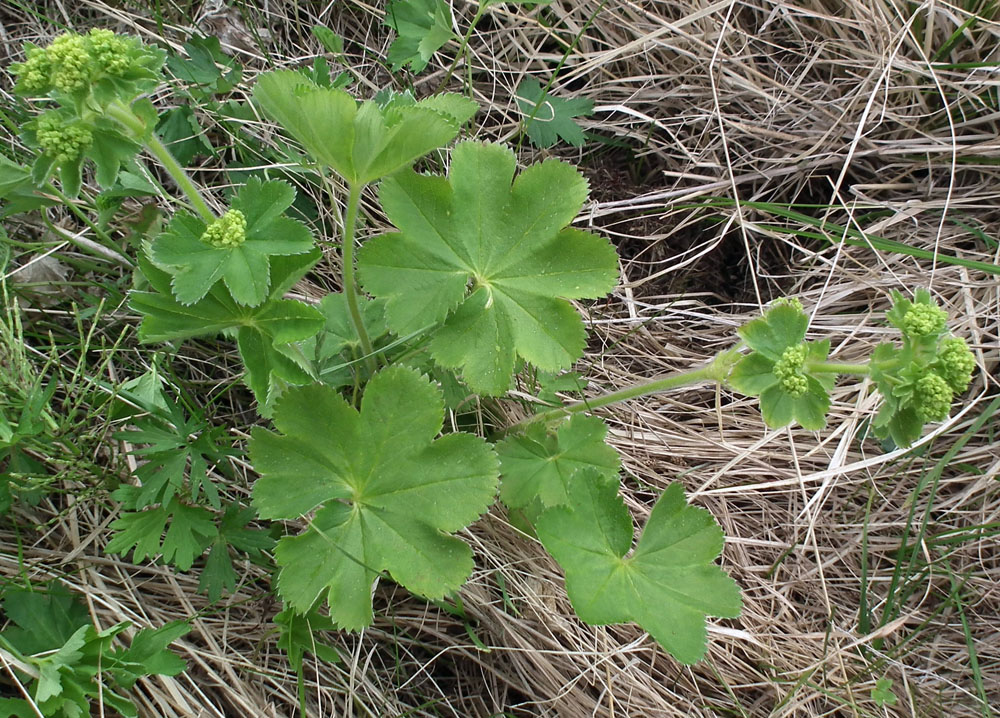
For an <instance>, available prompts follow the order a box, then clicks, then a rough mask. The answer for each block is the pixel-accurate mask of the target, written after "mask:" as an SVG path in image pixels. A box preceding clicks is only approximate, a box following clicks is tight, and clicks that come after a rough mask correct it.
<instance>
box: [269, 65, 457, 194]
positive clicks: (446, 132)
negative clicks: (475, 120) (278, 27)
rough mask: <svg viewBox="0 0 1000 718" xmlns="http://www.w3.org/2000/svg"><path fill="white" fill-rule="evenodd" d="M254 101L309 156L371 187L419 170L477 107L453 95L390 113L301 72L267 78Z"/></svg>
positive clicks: (393, 108) (397, 107)
mask: <svg viewBox="0 0 1000 718" xmlns="http://www.w3.org/2000/svg"><path fill="white" fill-rule="evenodd" d="M253 96H254V100H256V101H257V103H258V104H259V105H260V106H261V107H262V108H263V109H264V111H265V112H266V113H267V115H268V116H270V117H272V118H273V119H274V120H275V121H277V122H278V124H280V125H281V126H282V127H284V128H285V130H287V131H288V132H289V133H290V134H291V135H292V137H294V138H295V139H296V140H298V141H299V142H300V143H301V144H302V146H303V147H305V149H306V150H307V151H308V152H309V154H310V155H311V156H312V157H313V158H314V159H316V160H317V161H318V162H320V163H321V164H323V165H326V166H328V167H331V168H332V169H333V170H334V171H336V172H337V174H339V175H340V176H341V177H343V178H344V179H346V180H347V181H348V182H349V183H351V184H354V185H363V184H368V183H369V182H374V181H375V180H377V179H380V178H382V177H385V176H387V175H390V174H392V173H393V172H396V171H398V170H400V169H403V168H404V167H408V166H409V165H411V164H413V162H415V161H416V160H418V159H419V158H420V157H423V156H424V155H426V154H427V153H428V152H430V151H431V150H434V149H437V148H438V147H443V146H445V145H446V144H448V143H449V142H451V141H452V140H453V139H455V137H456V136H457V135H458V132H459V129H460V128H461V125H462V124H463V123H464V122H465V121H466V120H467V119H468V118H469V117H470V116H471V113H472V112H474V111H475V109H474V108H475V103H474V102H473V101H471V100H466V99H464V98H455V97H452V96H449V95H445V97H449V98H450V99H448V100H442V99H440V98H437V99H433V98H432V99H431V100H422V101H420V102H417V103H415V104H412V105H408V106H402V105H400V104H393V105H391V106H389V107H386V108H385V109H383V108H381V107H379V105H378V104H377V103H375V102H373V101H367V102H362V103H361V104H360V105H358V103H357V102H356V101H355V100H354V98H353V97H351V95H349V94H348V93H346V92H344V91H343V90H340V89H336V88H332V87H319V86H318V85H316V84H315V83H314V82H311V81H310V80H309V79H307V78H306V77H305V76H304V75H302V74H301V73H299V72H293V71H289V70H282V71H276V72H269V73H267V74H265V75H262V76H261V77H260V79H259V80H258V81H257V85H256V87H255V88H254V91H253Z"/></svg>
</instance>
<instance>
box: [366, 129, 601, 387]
mask: <svg viewBox="0 0 1000 718" xmlns="http://www.w3.org/2000/svg"><path fill="white" fill-rule="evenodd" d="M515 169H516V161H515V158H514V154H513V153H512V152H511V151H510V150H509V149H507V148H506V147H503V146H500V145H494V144H483V143H478V142H464V143H461V144H459V145H458V146H456V148H455V150H454V153H453V155H452V166H451V172H450V175H449V177H448V178H447V179H446V178H444V177H437V176H423V175H418V174H416V173H415V172H412V171H406V172H401V173H399V174H397V175H394V176H393V177H391V178H389V179H387V180H386V181H384V182H383V183H382V187H381V193H380V196H381V200H382V205H383V207H384V209H385V211H386V214H387V215H388V216H389V219H390V220H391V221H392V223H393V224H394V225H395V226H396V227H397V228H399V230H400V232H399V233H398V234H390V235H383V236H381V237H377V238H375V239H373V240H371V241H369V242H368V243H367V244H366V245H365V246H364V247H362V249H361V252H360V255H359V260H358V264H359V273H360V277H361V281H362V283H363V285H364V287H365V289H367V290H368V291H369V292H370V293H371V294H373V295H375V296H376V297H379V298H384V299H385V300H386V320H387V322H388V325H389V328H390V329H391V330H392V331H393V332H395V333H396V334H400V335H407V334H412V333H417V332H420V331H424V330H426V329H427V328H428V327H430V326H433V325H435V324H439V323H440V324H442V326H441V327H440V329H439V330H438V331H437V333H436V334H435V336H434V337H433V339H432V340H431V344H430V351H431V354H432V356H433V357H434V359H435V361H437V362H438V363H439V364H441V365H442V366H444V367H447V368H451V369H460V370H461V371H462V374H463V376H464V379H465V381H466V382H467V383H468V384H469V386H470V387H471V388H472V389H473V390H475V391H477V392H480V393H485V394H494V395H495V394H501V393H503V392H504V391H505V390H506V389H507V387H508V386H509V384H510V380H511V376H512V374H513V372H514V366H515V362H516V359H517V357H518V356H520V357H521V358H523V359H524V360H526V361H528V362H530V363H532V364H534V365H536V366H538V367H539V368H541V369H544V370H546V371H555V370H558V369H562V368H566V367H568V366H569V365H570V364H571V363H572V362H573V361H575V360H576V359H577V358H578V357H579V356H580V354H581V353H582V351H583V345H584V340H585V334H586V333H585V331H584V328H583V323H582V322H581V320H580V318H579V316H578V315H577V313H576V311H575V310H574V309H573V307H572V306H571V305H570V304H569V303H568V302H567V301H566V300H567V299H581V298H588V297H597V296H600V295H602V294H604V293H606V292H608V291H610V290H611V289H612V288H613V287H614V284H615V281H616V280H617V276H618V272H617V258H616V255H615V251H614V248H613V247H612V246H611V245H610V243H608V242H607V241H606V240H604V239H602V238H600V237H598V236H596V235H593V234H590V233H587V232H582V231H580V230H576V229H570V228H567V227H566V225H567V224H569V222H570V221H571V220H572V219H573V218H574V217H575V216H576V214H577V213H578V212H579V211H580V207H581V206H582V204H583V201H584V200H585V199H586V196H587V182H586V180H585V179H584V178H583V176H582V175H581V174H580V173H579V172H577V171H576V169H574V168H573V167H572V166H570V165H568V164H565V163H563V162H559V161H555V160H550V161H545V162H542V163H541V164H538V165H534V166H532V167H529V168H528V169H526V170H525V171H524V172H522V173H521V174H520V175H519V176H518V177H517V179H516V180H515V179H514V173H515ZM470 285H471V289H470Z"/></svg>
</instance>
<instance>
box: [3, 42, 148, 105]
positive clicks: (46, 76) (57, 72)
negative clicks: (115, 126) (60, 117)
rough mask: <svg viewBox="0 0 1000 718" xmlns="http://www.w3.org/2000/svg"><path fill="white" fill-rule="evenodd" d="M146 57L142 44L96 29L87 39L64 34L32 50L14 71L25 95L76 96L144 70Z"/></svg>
mask: <svg viewBox="0 0 1000 718" xmlns="http://www.w3.org/2000/svg"><path fill="white" fill-rule="evenodd" d="M144 57H145V52H144V51H143V49H142V46H141V45H140V44H139V42H138V40H135V39H133V38H128V37H123V36H121V35H116V34H115V33H113V32H111V31H110V30H101V29H98V28H95V29H93V30H91V31H90V32H89V33H88V34H86V35H79V34H77V33H75V32H66V33H63V34H62V35H59V36H58V37H57V38H55V39H54V40H53V41H52V44H50V45H49V46H48V47H47V48H41V47H29V48H28V50H27V58H26V59H25V61H24V62H21V63H16V64H14V65H13V66H12V68H11V69H12V71H13V72H14V74H15V75H17V77H18V82H17V89H18V90H20V91H21V92H24V93H27V94H43V93H46V92H50V91H52V90H57V91H59V92H63V93H66V94H74V93H77V92H80V91H82V90H85V89H87V88H88V87H90V86H91V85H92V84H93V83H94V82H95V81H96V80H98V79H100V78H101V77H124V76H126V75H127V74H128V73H130V72H131V71H132V70H134V69H141V68H142V67H143V66H144V64H145V63H144V62H143V59H144Z"/></svg>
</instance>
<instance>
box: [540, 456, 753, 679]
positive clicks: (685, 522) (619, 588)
mask: <svg viewBox="0 0 1000 718" xmlns="http://www.w3.org/2000/svg"><path fill="white" fill-rule="evenodd" d="M617 492H618V482H617V480H615V479H614V478H607V477H602V476H600V475H598V474H597V473H595V472H592V471H586V472H580V473H578V474H577V475H576V476H575V477H574V479H573V481H572V482H571V485H570V491H569V494H570V496H569V499H570V501H569V506H568V507H560V508H553V509H549V510H548V511H546V512H545V513H543V514H542V516H541V518H540V519H539V520H538V523H537V526H536V528H537V532H538V537H539V538H540V539H541V541H542V544H543V545H544V546H545V548H546V550H547V551H548V552H549V553H551V554H552V555H553V556H554V557H555V559H556V561H558V562H559V565H560V566H562V567H563V570H564V571H565V572H566V590H567V591H568V593H569V597H570V600H571V601H572V602H573V608H574V609H575V610H576V613H577V615H579V616H580V618H581V619H583V620H584V621H585V622H586V623H589V624H591V625H597V626H603V625H608V624H612V623H625V622H627V621H635V622H636V623H638V624H639V625H640V626H642V628H643V629H644V630H646V631H648V632H649V634H650V635H651V636H652V637H653V638H654V639H655V640H656V641H657V643H659V644H660V645H661V646H663V647H664V648H665V649H666V650H667V651H669V652H670V653H671V654H672V655H673V656H674V658H676V659H677V660H678V661H680V662H681V663H695V662H696V661H698V660H699V659H701V657H702V656H703V655H704V654H705V640H706V630H705V616H707V615H713V616H721V617H726V618H733V617H736V616H738V615H739V614H740V608H741V603H740V591H739V587H738V586H737V585H736V582H735V581H733V579H731V578H730V577H729V576H728V575H726V573H725V572H724V571H723V570H722V569H721V568H719V567H718V566H716V565H715V563H714V561H715V558H716V557H717V556H718V555H719V553H720V552H721V551H722V530H721V529H720V528H719V526H718V525H717V524H716V523H715V521H714V520H713V519H712V517H711V515H709V513H708V512H707V511H705V510H704V509H701V508H697V507H694V506H689V505H688V504H687V503H686V501H685V500H684V489H683V488H682V487H681V485H680V484H676V483H675V484H671V485H670V486H668V487H667V490H666V491H664V492H663V495H662V496H661V497H660V499H659V501H657V502H656V505H655V506H654V507H653V510H652V512H650V514H649V519H648V520H647V521H646V527H645V529H644V530H643V532H642V536H641V537H640V539H639V542H638V545H637V546H636V547H635V549H634V550H633V551H632V552H631V554H629V550H630V549H631V548H632V539H633V533H632V519H631V517H630V516H629V513H628V509H627V508H626V506H625V503H624V501H622V499H621V497H619V496H618V495H617ZM626 554H629V555H626Z"/></svg>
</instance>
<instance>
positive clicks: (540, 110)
mask: <svg viewBox="0 0 1000 718" xmlns="http://www.w3.org/2000/svg"><path fill="white" fill-rule="evenodd" d="M517 104H518V107H519V108H520V109H521V113H522V114H523V115H524V129H525V132H527V133H528V139H529V140H531V142H532V144H534V145H535V147H551V146H552V145H554V144H555V143H556V142H558V141H559V140H560V139H561V140H563V141H564V142H568V143H569V144H571V145H573V146H574V147H579V146H580V145H582V144H583V141H584V136H583V130H582V129H580V126H579V125H578V124H576V122H574V121H573V118H574V117H586V116H589V115H592V114H594V101H593V100H591V99H589V98H586V97H577V98H571V99H568V100H566V99H563V98H561V97H553V96H552V95H550V94H549V93H547V92H546V91H545V90H544V88H543V87H542V85H541V83H539V82H538V80H536V79H535V78H533V77H526V78H524V80H522V81H521V84H520V85H519V86H518V88H517Z"/></svg>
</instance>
